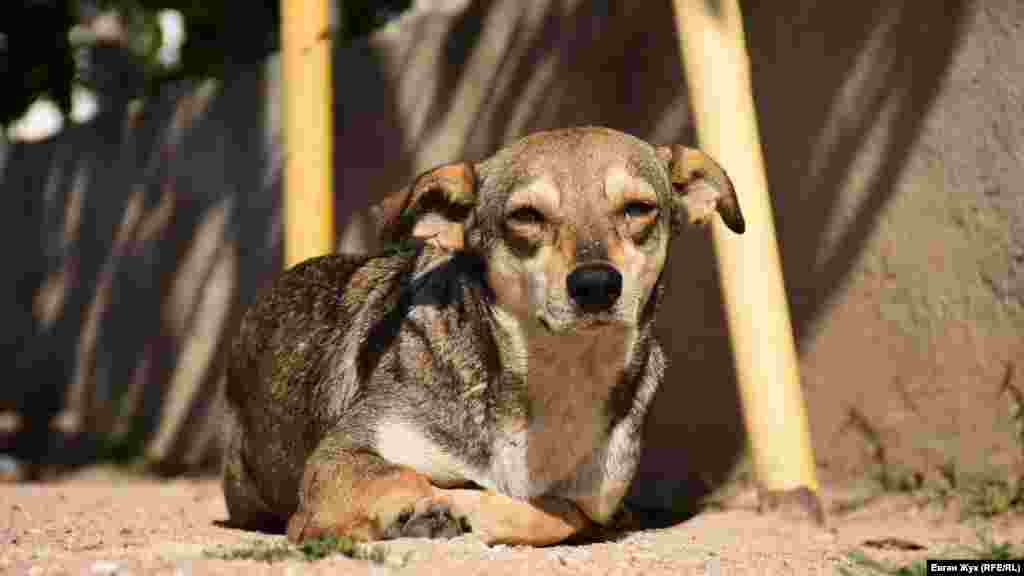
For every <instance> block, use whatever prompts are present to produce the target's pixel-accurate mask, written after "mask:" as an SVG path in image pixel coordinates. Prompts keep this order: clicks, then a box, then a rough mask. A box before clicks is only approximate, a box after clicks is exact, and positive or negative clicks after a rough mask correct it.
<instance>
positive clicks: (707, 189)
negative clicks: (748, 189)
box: [657, 144, 746, 234]
mask: <svg viewBox="0 0 1024 576" xmlns="http://www.w3.org/2000/svg"><path fill="white" fill-rule="evenodd" d="M657 152H658V157H659V158H660V159H661V161H662V162H664V163H665V164H666V166H667V168H668V175H669V180H671V182H672V188H673V189H674V191H675V197H674V198H675V203H674V206H673V211H672V212H673V215H672V223H673V226H680V225H682V224H683V223H689V224H707V223H708V222H709V221H710V218H711V214H712V213H713V212H718V214H719V215H721V217H722V221H723V222H725V225H726V226H728V227H729V229H730V230H732V231H733V232H735V233H737V234H742V233H743V230H744V229H745V228H746V223H745V222H744V220H743V213H742V212H741V211H740V203H739V199H738V198H737V197H736V190H735V189H734V188H733V185H732V181H731V180H729V176H728V175H727V174H726V173H725V170H723V169H722V167H721V166H719V165H718V163H717V162H715V161H714V160H712V159H711V157H710V156H708V155H707V154H705V153H704V152H701V151H700V150H697V149H695V148H687V147H686V146H680V145H678V144H676V145H673V146H662V147H660V148H658V149H657Z"/></svg>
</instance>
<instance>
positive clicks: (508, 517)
mask: <svg viewBox="0 0 1024 576" xmlns="http://www.w3.org/2000/svg"><path fill="white" fill-rule="evenodd" d="M437 492H438V494H439V499H441V500H447V501H448V503H449V505H450V509H451V510H452V511H453V512H454V514H455V515H457V516H458V517H459V518H461V519H462V520H463V522H464V523H468V524H469V526H468V528H469V529H470V530H472V531H473V533H474V534H476V535H477V536H478V537H479V538H480V539H481V540H483V541H484V542H485V543H487V544H525V545H531V546H546V545H549V544H557V543H558V542H561V541H563V540H565V539H567V538H569V537H570V536H574V535H576V534H579V533H581V532H583V531H584V530H586V529H588V528H591V527H593V523H592V522H591V521H590V520H589V519H588V518H587V517H586V516H585V515H584V514H583V512H581V511H580V509H579V508H578V507H577V506H576V505H575V504H573V503H572V502H569V501H568V500H563V499H559V498H540V499H536V500H533V501H530V502H528V501H524V500H517V499H515V498H512V497H509V496H505V495H504V494H498V493H496V492H491V491H488V490H469V489H450V490H441V489H437Z"/></svg>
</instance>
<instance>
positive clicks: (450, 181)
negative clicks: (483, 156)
mask: <svg viewBox="0 0 1024 576" xmlns="http://www.w3.org/2000/svg"><path fill="white" fill-rule="evenodd" d="M476 202H477V182H476V171H475V170H474V169H473V165H472V164H470V163H469V162H459V163H456V164H445V165H444V166H439V167H437V168H434V169H433V170H428V171H427V172H424V173H423V174H420V175H419V176H417V177H416V179H415V180H414V181H413V183H412V185H410V186H408V187H406V188H403V189H402V190H399V191H398V192H394V193H392V194H390V195H388V196H387V197H386V198H384V200H382V201H381V203H380V204H378V205H376V206H375V207H374V208H373V214H374V216H375V217H376V218H377V224H378V225H379V227H380V231H381V239H382V240H384V241H385V242H399V241H401V240H404V239H407V238H422V239H424V240H426V241H427V242H430V243H432V244H434V245H436V246H438V247H441V248H446V249H449V250H459V249H461V248H462V246H463V235H464V231H465V224H466V220H467V218H468V217H469V215H470V213H471V212H472V210H473V208H474V207H475V206H476Z"/></svg>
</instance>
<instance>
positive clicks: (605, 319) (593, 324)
mask: <svg viewBox="0 0 1024 576" xmlns="http://www.w3.org/2000/svg"><path fill="white" fill-rule="evenodd" d="M536 318H537V323H538V324H540V326H541V327H542V328H543V329H544V330H545V331H547V332H548V333H549V334H572V333H577V332H587V333H591V332H600V331H602V330H607V329H608V328H613V327H618V328H625V327H627V324H628V323H627V322H624V321H623V320H622V319H621V318H618V317H617V316H615V315H614V314H610V313H602V314H588V315H586V316H583V317H578V318H574V319H572V320H570V321H568V322H559V323H557V324H556V323H554V322H552V321H551V319H549V318H547V317H545V316H544V315H543V314H538V315H537V317H536Z"/></svg>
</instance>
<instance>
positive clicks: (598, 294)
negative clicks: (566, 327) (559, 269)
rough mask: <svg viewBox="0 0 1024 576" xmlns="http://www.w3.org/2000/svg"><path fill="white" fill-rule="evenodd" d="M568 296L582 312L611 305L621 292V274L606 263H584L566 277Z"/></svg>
mask: <svg viewBox="0 0 1024 576" xmlns="http://www.w3.org/2000/svg"><path fill="white" fill-rule="evenodd" d="M566 285H567V287H568V289H569V297H570V298H572V299H573V301H574V302H576V304H577V305H578V306H579V307H580V308H582V309H583V311H584V312H601V311H603V310H607V309H609V308H611V307H612V304H615V301H616V300H618V299H619V295H620V294H622V274H620V273H619V271H618V270H616V269H615V268H613V267H611V266H609V265H608V264H584V265H583V266H580V267H579V268H577V269H575V270H573V271H572V273H571V274H569V277H568V278H567V279H566Z"/></svg>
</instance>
